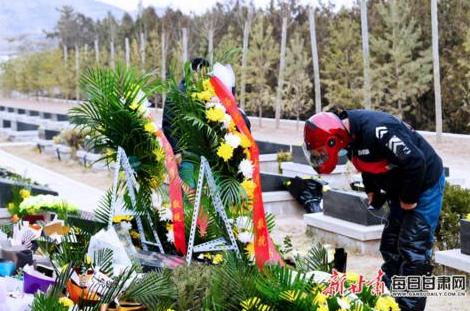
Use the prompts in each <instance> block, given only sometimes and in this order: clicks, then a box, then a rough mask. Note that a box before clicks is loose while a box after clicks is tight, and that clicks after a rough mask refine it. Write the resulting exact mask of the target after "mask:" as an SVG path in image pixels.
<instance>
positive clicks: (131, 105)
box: [129, 102, 140, 110]
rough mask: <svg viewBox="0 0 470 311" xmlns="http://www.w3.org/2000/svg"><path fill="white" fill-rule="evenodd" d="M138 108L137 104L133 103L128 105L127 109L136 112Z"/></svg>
mask: <svg viewBox="0 0 470 311" xmlns="http://www.w3.org/2000/svg"><path fill="white" fill-rule="evenodd" d="M139 107H140V106H139V104H137V103H136V102H133V103H132V104H130V105H129V108H131V109H132V110H137V109H138V108H139Z"/></svg>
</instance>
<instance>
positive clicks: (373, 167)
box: [304, 110, 445, 311]
mask: <svg viewBox="0 0 470 311" xmlns="http://www.w3.org/2000/svg"><path fill="white" fill-rule="evenodd" d="M304 139H305V144H304V151H305V152H306V155H307V157H308V159H309V160H310V162H311V164H312V166H313V167H314V168H315V169H316V170H317V171H318V172H320V173H326V174H328V173H331V172H332V171H333V170H334V168H335V166H336V164H337V161H338V153H339V152H340V151H341V150H346V151H347V153H348V157H349V159H350V160H351V162H352V163H353V164H354V166H355V167H356V169H357V170H358V171H359V172H361V173H362V179H363V182H364V186H365V191H366V193H367V196H368V198H369V201H370V203H371V205H372V206H374V207H376V208H380V206H381V205H382V204H383V203H384V202H385V201H386V200H388V202H389V206H390V215H389V217H388V222H387V223H386V225H385V229H384V231H383V234H382V241H381V245H380V252H381V253H382V257H383V259H384V264H383V265H382V270H383V271H384V273H385V276H384V278H383V281H384V282H385V284H386V285H387V286H388V287H389V288H390V286H391V284H392V282H393V280H392V278H393V276H397V275H400V276H406V275H427V274H430V273H431V272H432V265H431V262H430V259H431V248H432V245H433V239H434V238H433V233H434V231H435V229H436V226H437V223H438V220H439V214H440V211H441V207H442V198H443V194H444V183H445V181H444V171H443V166H442V160H441V158H440V157H439V156H438V155H437V154H436V152H435V151H434V149H433V148H432V147H431V146H430V145H429V144H428V143H427V142H426V140H424V138H423V137H422V136H421V135H420V134H418V133H417V132H416V131H415V130H413V129H412V128H411V127H410V126H409V125H408V124H406V123H404V122H402V121H400V120H398V119H397V118H395V117H393V116H392V115H389V114H386V113H383V112H378V111H367V110H350V111H346V112H344V113H343V114H342V115H341V118H339V117H338V116H336V115H334V114H332V113H318V114H315V115H314V116H312V117H311V118H310V119H309V120H308V121H307V122H306V124H305V131H304ZM397 301H398V303H399V305H400V308H401V310H415V311H420V310H424V308H425V305H426V298H425V297H402V298H397Z"/></svg>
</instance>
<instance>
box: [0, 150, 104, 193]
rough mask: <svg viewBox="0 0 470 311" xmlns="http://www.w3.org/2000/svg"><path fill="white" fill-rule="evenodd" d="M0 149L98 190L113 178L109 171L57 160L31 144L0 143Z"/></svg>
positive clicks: (75, 162)
mask: <svg viewBox="0 0 470 311" xmlns="http://www.w3.org/2000/svg"><path fill="white" fill-rule="evenodd" d="M0 149H2V150H4V151H6V152H8V153H11V154H13V155H15V156H18V157H20V158H23V159H26V160H28V161H31V162H33V163H35V164H37V165H39V166H41V167H43V168H46V169H49V170H51V171H55V172H57V173H59V174H63V175H66V176H68V177H70V178H71V179H74V180H76V181H78V182H81V183H84V184H87V185H89V186H92V187H94V188H97V189H99V190H103V191H106V190H108V189H109V188H110V187H111V186H112V180H113V178H112V174H111V172H110V171H108V170H96V169H91V168H85V167H84V166H83V165H81V164H79V163H78V161H73V160H70V161H59V160H58V159H57V158H56V157H54V156H51V155H47V154H44V153H39V151H38V149H37V148H36V146H33V145H31V146H14V147H11V146H10V147H5V146H1V145H0Z"/></svg>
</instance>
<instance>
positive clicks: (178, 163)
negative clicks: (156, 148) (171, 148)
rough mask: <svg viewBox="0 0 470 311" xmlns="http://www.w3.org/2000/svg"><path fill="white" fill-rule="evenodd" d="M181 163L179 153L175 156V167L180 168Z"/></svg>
mask: <svg viewBox="0 0 470 311" xmlns="http://www.w3.org/2000/svg"><path fill="white" fill-rule="evenodd" d="M182 161H183V157H182V156H181V153H177V154H175V162H176V165H178V166H180V164H181V162H182Z"/></svg>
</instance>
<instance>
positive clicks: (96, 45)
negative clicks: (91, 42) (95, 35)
mask: <svg viewBox="0 0 470 311" xmlns="http://www.w3.org/2000/svg"><path fill="white" fill-rule="evenodd" d="M95 63H96V64H99V63H100V48H99V42H98V39H95Z"/></svg>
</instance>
